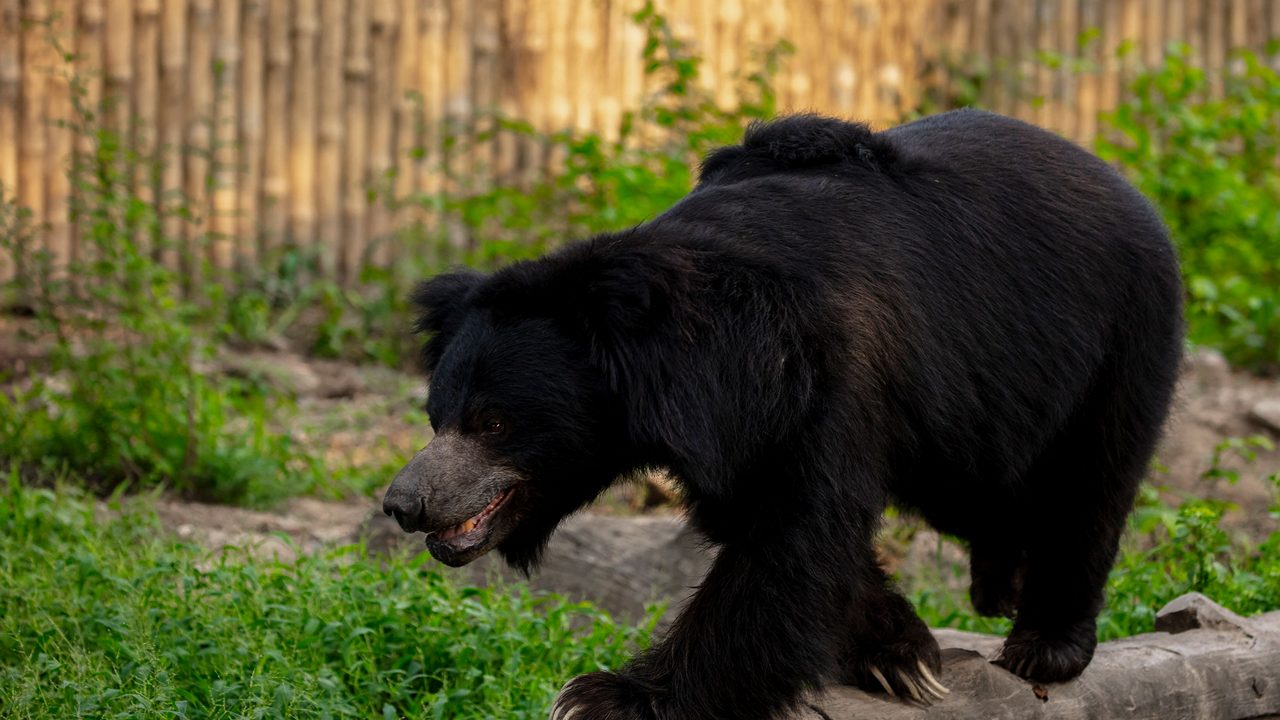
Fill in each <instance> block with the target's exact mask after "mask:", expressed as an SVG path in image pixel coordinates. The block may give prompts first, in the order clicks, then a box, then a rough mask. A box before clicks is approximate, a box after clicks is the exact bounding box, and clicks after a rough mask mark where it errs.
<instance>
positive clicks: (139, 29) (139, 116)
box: [133, 0, 161, 259]
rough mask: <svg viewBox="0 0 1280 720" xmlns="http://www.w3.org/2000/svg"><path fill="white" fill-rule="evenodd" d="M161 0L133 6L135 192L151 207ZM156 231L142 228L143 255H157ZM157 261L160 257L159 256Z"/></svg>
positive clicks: (140, 244)
mask: <svg viewBox="0 0 1280 720" xmlns="http://www.w3.org/2000/svg"><path fill="white" fill-rule="evenodd" d="M160 10H161V8H160V0H139V1H138V2H137V3H136V5H135V6H134V43H133V67H134V75H135V78H136V82H135V83H134V88H133V89H134V93H133V117H134V128H133V145H134V148H136V149H137V151H138V156H139V158H140V159H141V164H140V167H139V168H138V172H137V173H136V174H135V175H134V177H133V191H134V194H136V195H137V196H138V199H139V200H141V201H142V202H145V203H147V204H148V205H155V203H156V202H157V196H156V182H157V181H158V176H159V172H158V170H159V164H158V163H159V162H160V156H159V153H157V152H156V139H157V137H158V132H159V125H160V120H159V107H158V102H159V99H160ZM156 232H158V230H157V229H156V228H151V227H140V228H138V231H137V232H136V233H135V235H134V242H135V243H136V244H137V246H138V249H139V250H140V251H141V252H144V253H153V252H155V253H158V251H159V248H158V247H156V245H155V242H154V241H155V233H156ZM156 257H157V259H158V254H157V255H156Z"/></svg>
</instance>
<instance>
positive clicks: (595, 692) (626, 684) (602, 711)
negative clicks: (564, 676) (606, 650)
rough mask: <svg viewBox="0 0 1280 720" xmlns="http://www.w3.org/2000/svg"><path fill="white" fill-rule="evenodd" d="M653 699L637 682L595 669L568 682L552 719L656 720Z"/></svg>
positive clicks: (557, 698) (558, 700)
mask: <svg viewBox="0 0 1280 720" xmlns="http://www.w3.org/2000/svg"><path fill="white" fill-rule="evenodd" d="M656 718H657V715H656V714H655V713H654V711H653V705H652V700H651V698H650V696H649V694H648V693H647V692H645V690H644V688H642V687H640V685H639V684H637V683H636V682H634V681H632V680H630V679H628V678H626V677H623V676H622V675H618V674H616V673H610V672H593V673H588V674H586V675H579V676H578V677H576V678H574V679H572V680H570V681H569V682H567V683H565V686H564V687H563V688H561V690H560V694H559V695H558V696H556V701H555V702H554V703H553V704H552V705H551V717H550V720H656Z"/></svg>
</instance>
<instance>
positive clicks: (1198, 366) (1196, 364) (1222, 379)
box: [1182, 348, 1231, 388]
mask: <svg viewBox="0 0 1280 720" xmlns="http://www.w3.org/2000/svg"><path fill="white" fill-rule="evenodd" d="M1182 365H1183V373H1184V374H1185V375H1186V376H1187V380H1190V381H1191V382H1194V383H1196V384H1197V385H1198V386H1199V387H1201V388H1209V387H1220V386H1222V385H1226V384H1227V383H1229V382H1230V380H1231V365H1230V363H1228V362H1227V359H1226V358H1225V357H1223V355H1222V353H1220V352H1218V351H1217V350H1214V349H1212V348H1197V349H1196V350H1194V351H1192V352H1190V353H1188V354H1187V356H1186V358H1185V359H1184V360H1183V363H1182Z"/></svg>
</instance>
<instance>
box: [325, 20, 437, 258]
mask: <svg viewBox="0 0 1280 720" xmlns="http://www.w3.org/2000/svg"><path fill="white" fill-rule="evenodd" d="M420 9H421V8H420V5H419V3H418V2H417V0H400V8H399V15H400V42H399V44H398V46H397V48H396V66H397V77H396V81H395V92H394V98H393V99H392V102H393V107H394V108H395V128H396V138H395V142H394V148H395V152H394V155H393V158H394V160H395V164H396V182H395V188H394V192H395V201H396V204H395V208H394V209H395V214H394V215H393V216H392V219H391V227H392V229H393V230H394V231H397V232H399V231H400V230H402V229H404V228H405V227H407V226H408V225H409V223H410V222H411V221H412V219H413V212H412V208H411V207H410V206H409V205H408V204H407V202H408V200H409V198H410V196H411V195H412V194H413V191H414V184H413V183H414V180H415V179H416V176H417V165H418V161H417V160H416V158H415V154H414V150H415V148H417V147H418V146H419V143H420V139H419V136H418V133H419V131H420V130H421V127H422V117H421V114H420V110H421V109H422V103H421V102H420V101H415V100H414V99H413V96H411V94H410V93H411V92H412V93H413V95H416V96H418V97H420V93H421V90H422V79H421V78H420V77H419V75H418V73H419V71H420V70H421V64H420V62H419V59H418V58H419V57H420V55H421V54H422V18H421V16H420V14H419V11H420ZM334 206H335V207H337V205H336V204H335V205H334ZM390 249H391V251H392V253H391V254H392V255H398V254H400V251H401V248H399V247H398V246H395V245H393V246H392V247H391V248H390Z"/></svg>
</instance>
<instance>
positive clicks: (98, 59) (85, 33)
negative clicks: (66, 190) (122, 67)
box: [71, 0, 106, 262]
mask: <svg viewBox="0 0 1280 720" xmlns="http://www.w3.org/2000/svg"><path fill="white" fill-rule="evenodd" d="M105 14H106V10H105V8H104V6H103V3H102V0H83V1H82V2H81V3H80V13H79V16H78V17H77V19H76V45H75V50H76V62H75V73H76V77H77V79H78V82H79V83H81V86H82V87H83V91H84V94H83V96H82V97H81V98H80V110H81V111H82V115H83V116H82V117H81V118H79V119H80V120H83V121H87V123H86V124H87V125H88V126H89V127H88V128H86V129H85V130H86V131H82V132H80V133H79V137H77V138H76V151H75V152H76V154H75V161H74V162H76V163H77V165H80V166H81V167H89V166H90V165H91V164H92V163H93V161H94V160H95V158H96V157H97V146H98V142H97V134H96V132H95V131H96V130H99V129H101V128H102V126H103V125H104V123H105V120H104V119H103V78H102V75H103V70H102V68H103V63H104V58H103V46H104V40H103V24H104V20H103V16H104V15H105ZM81 177H83V176H81ZM84 190H85V188H83V187H77V188H72V203H73V207H74V206H75V204H76V203H77V201H78V199H79V198H80V196H81V195H82V194H83V192H84ZM75 214H77V213H76V212H73V215H75ZM81 220H83V218H79V217H77V222H76V226H75V228H74V229H73V233H72V238H71V242H72V256H73V257H74V258H75V259H76V260H77V261H81V262H84V261H90V260H92V259H93V258H94V251H93V247H92V243H91V242H90V241H89V240H88V237H87V235H88V233H87V225H86V223H85V222H81Z"/></svg>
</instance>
